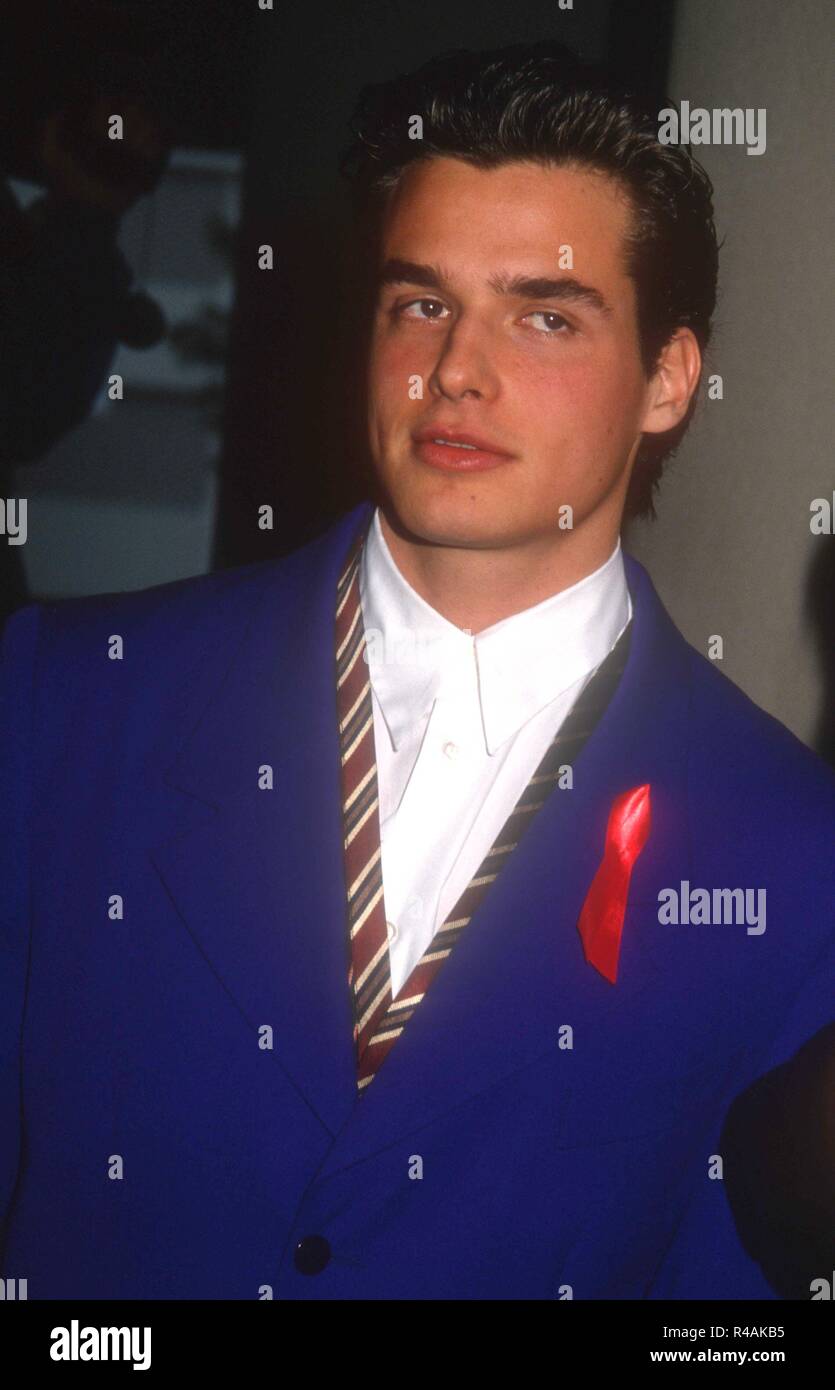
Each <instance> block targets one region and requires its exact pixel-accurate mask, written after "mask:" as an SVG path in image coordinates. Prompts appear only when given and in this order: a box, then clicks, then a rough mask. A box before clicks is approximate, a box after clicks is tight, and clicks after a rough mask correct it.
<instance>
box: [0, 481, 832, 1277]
mask: <svg viewBox="0 0 835 1390" xmlns="http://www.w3.org/2000/svg"><path fill="white" fill-rule="evenodd" d="M367 514H368V512H367V508H365V507H363V508H359V509H357V510H355V511H354V512H352V513H351V514H350V515H349V516H347V517H345V518H343V519H341V520H340V522H339V523H338V524H337V525H336V526H334V527H333V528H332V529H331V530H330V531H329V532H327V533H326V534H325V535H324V537H322V538H320V539H319V540H317V541H315V542H314V543H313V544H312V545H309V546H307V547H305V548H304V549H303V550H300V551H297V552H296V553H295V554H293V555H291V556H289V557H288V558H286V559H284V560H281V561H279V562H268V563H262V564H257V565H253V566H249V567H246V568H243V569H238V570H233V571H228V572H223V573H219V574H215V575H211V576H207V577H203V578H199V579H194V580H188V581H184V582H180V583H176V584H173V585H166V586H163V587H159V588H156V589H151V590H147V591H145V592H142V593H136V594H127V595H119V596H112V595H111V596H104V597H97V598H92V599H83V600H73V601H72V602H69V603H65V604H57V605H50V604H41V605H30V606H29V607H27V608H25V609H24V610H22V611H21V612H19V613H17V614H16V615H15V616H14V617H13V618H12V619H11V621H10V622H9V624H8V626H7V628H6V632H5V641H4V648H3V668H2V721H3V723H2V727H3V732H4V745H3V763H4V766H3V782H2V811H1V813H0V814H2V821H1V822H0V854H2V857H3V866H2V867H3V873H2V883H3V892H2V921H1V922H0V945H2V954H1V956H0V959H1V961H2V997H1V998H0V1005H1V1007H0V1028H1V1029H2V1036H0V1083H1V1084H2V1092H0V1105H1V1106H2V1108H1V1109H0V1211H2V1212H3V1213H4V1214H5V1216H6V1228H5V1244H4V1253H3V1260H2V1273H3V1274H4V1275H5V1277H7V1278H26V1279H28V1293H29V1297H30V1299H40V1298H76V1297H78V1298H119V1297H130V1298H209V1299H211V1298H235V1299H257V1298H259V1297H264V1296H269V1292H270V1291H271V1292H272V1296H274V1297H281V1298H285V1299H296V1298H306V1299H337V1298H366V1299H368V1298H371V1299H388V1298H418V1299H420V1298H432V1297H439V1298H444V1299H481V1298H522V1299H554V1298H559V1297H565V1296H569V1294H573V1297H575V1298H581V1299H594V1298H598V1299H599V1298H663V1297H672V1298H711V1299H714V1298H715V1299H723V1298H728V1299H732V1298H743V1297H753V1298H774V1297H775V1296H776V1295H775V1293H774V1291H773V1289H772V1288H771V1287H770V1285H769V1284H768V1283H767V1281H766V1279H765V1277H764V1275H763V1274H762V1272H761V1271H760V1269H759V1267H758V1266H757V1265H756V1264H754V1262H753V1261H752V1260H751V1259H750V1258H749V1257H748V1255H747V1254H746V1253H745V1251H744V1249H743V1248H742V1246H741V1244H740V1242H739V1240H738V1238H737V1235H736V1231H735V1227H734V1224H733V1220H732V1217H731V1213H730V1209H729V1207H728V1203H727V1199H726V1196H725V1192H724V1183H723V1180H722V1178H721V1176H716V1174H717V1172H718V1165H717V1164H716V1163H715V1161H714V1160H713V1159H712V1156H714V1155H717V1154H720V1149H719V1147H718V1145H719V1132H720V1128H721V1122H722V1118H723V1115H724V1113H725V1111H726V1109H727V1107H728V1104H729V1103H730V1101H731V1100H732V1099H733V1097H734V1096H735V1095H737V1094H738V1093H739V1091H740V1090H741V1089H742V1088H743V1087H745V1086H746V1085H747V1084H749V1083H750V1082H751V1081H752V1080H753V1079H754V1078H756V1077H757V1076H759V1075H761V1074H762V1073H763V1072H764V1071H766V1070H768V1069H769V1068H771V1067H773V1066H775V1065H777V1064H778V1063H780V1062H782V1061H784V1060H786V1059H787V1058H788V1057H789V1056H790V1055H791V1054H792V1053H793V1052H794V1051H795V1050H796V1048H798V1047H799V1046H800V1045H801V1044H802V1043H803V1042H804V1041H805V1040H806V1039H807V1038H809V1037H810V1036H811V1035H812V1034H814V1033H815V1032H816V1031H817V1030H819V1029H820V1028H822V1027H823V1026H824V1025H825V1024H826V1023H828V1022H829V1021H830V1020H831V1019H832V1017H833V1013H834V1012H835V1010H834V1009H833V979H835V970H833V964H834V963H835V933H833V902H835V870H833V853H832V849H833V827H835V779H833V777H832V776H831V774H830V773H829V771H828V770H827V769H826V768H825V766H824V765H823V764H822V763H821V762H820V761H819V760H818V759H816V758H815V757H814V756H813V755H812V754H811V753H810V752H809V751H808V750H807V749H805V748H804V747H803V746H802V745H801V744H800V743H799V742H798V741H797V740H796V739H795V738H794V737H793V736H792V735H791V734H790V733H789V732H788V731H787V730H786V729H784V728H783V727H782V726H781V725H779V724H778V723H777V722H775V720H773V719H772V718H771V717H770V716H768V715H767V714H765V713H764V712H763V711H761V710H759V709H758V708H757V707H756V706H754V705H753V704H752V703H751V702H750V700H748V698H747V697H746V696H745V695H744V694H743V693H742V692H741V691H740V690H739V689H738V688H737V687H735V686H734V685H733V684H732V683H731V682H730V681H728V680H727V679H726V678H725V677H724V676H722V675H721V674H720V673H719V672H718V670H717V669H716V668H715V667H714V666H713V665H712V664H711V663H710V662H709V661H707V660H706V659H705V658H703V657H702V656H700V655H698V654H697V653H696V652H695V651H694V650H693V649H692V648H691V647H690V646H689V645H688V644H687V643H686V642H685V641H684V639H683V638H682V636H681V635H680V633H679V632H678V631H677V629H676V628H675V626H674V625H673V623H672V622H671V620H670V618H669V617H668V615H667V614H666V612H665V610H664V608H663V607H662V605H661V603H660V601H659V598H658V596H657V594H656V592H655V590H654V588H653V586H652V584H651V582H650V580H649V577H648V576H647V574H646V572H645V571H644V569H643V568H642V567H641V566H640V565H639V564H637V563H636V562H635V561H634V560H632V559H630V558H627V561H626V564H627V578H628V582H629V585H630V588H631V592H632V596H633V603H634V630H633V639H632V645H631V651H630V655H629V660H628V664H627V667H626V670H625V672H624V675H623V677H622V680H621V683H620V686H619V688H618V690H617V692H616V694H615V697H614V699H613V701H612V703H611V704H610V706H609V708H608V710H607V711H606V713H605V715H604V717H603V719H602V721H601V723H600V724H599V725H598V727H597V729H596V730H595V732H594V733H593V735H592V737H591V739H590V740H589V742H588V743H587V744H586V746H585V748H584V750H583V751H582V753H581V755H580V757H579V758H578V760H577V764H576V767H575V769H574V787H573V789H572V790H570V791H569V790H559V789H557V790H555V791H554V793H553V794H552V796H551V797H550V799H549V800H548V802H547V804H546V805H545V807H544V808H543V809H542V810H541V811H540V813H539V814H538V816H537V817H536V818H535V820H534V822H533V823H532V825H531V827H530V829H529V832H528V834H527V835H526V836H525V837H524V838H523V840H522V842H521V843H520V845H519V847H518V849H517V850H516V851H515V853H514V854H513V855H512V856H511V857H510V859H509V860H508V862H507V864H506V866H505V868H504V869H503V871H502V873H501V874H500V876H499V878H498V879H497V880H496V882H495V883H494V884H493V885H492V887H491V888H490V890H489V891H488V893H487V895H486V897H485V898H484V901H483V902H482V904H481V905H480V907H479V908H478V910H477V912H476V914H475V915H474V917H473V920H472V922H471V923H470V925H469V927H468V928H467V930H466V932H465V933H464V935H463V937H462V939H461V940H460V942H459V943H458V945H457V946H456V949H455V951H454V952H453V954H452V956H451V957H450V958H449V960H448V961H447V962H446V963H445V965H444V967H443V969H442V970H441V972H440V973H439V975H438V977H437V978H436V979H435V981H434V982H433V984H432V986H431V988H430V990H429V991H428V993H427V995H426V998H425V999H424V1001H423V1002H422V1004H421V1005H420V1007H419V1009H418V1010H417V1013H416V1015H415V1017H414V1018H413V1019H412V1021H411V1022H410V1024H409V1026H408V1027H407V1029H406V1031H405V1033H404V1035H403V1037H402V1038H401V1039H400V1040H399V1041H398V1042H397V1043H396V1044H395V1046H394V1048H393V1050H392V1052H391V1053H390V1055H389V1056H388V1058H387V1059H386V1061H385V1063H384V1065H383V1066H382V1068H381V1070H380V1072H379V1074H378V1075H377V1077H376V1078H375V1080H374V1081H373V1082H372V1084H371V1086H370V1088H369V1090H368V1092H367V1093H366V1094H365V1095H364V1096H363V1097H362V1099H361V1100H360V1101H359V1102H358V1101H357V1093H356V1084H355V1073H354V1059H353V1051H352V1038H351V1012H350V1001H349V997H348V991H347V985H346V968H347V952H346V941H345V905H344V878H343V864H342V858H341V833H340V832H341V811H340V803H339V784H338V745H337V729H336V711H335V696H334V679H333V670H334V664H333V645H332V630H333V607H334V588H335V581H336V576H337V572H338V570H339V567H340V566H341V564H342V561H343V557H344V555H345V552H346V549H347V546H348V543H349V540H350V539H351V537H352V536H353V534H354V532H355V530H356V528H357V526H358V525H359V523H360V521H361V519H362V518H363V517H364V516H366V515H367ZM114 635H119V636H121V638H122V639H123V643H124V653H123V659H122V660H115V661H114V660H110V659H108V643H109V641H110V639H111V637H112V636H114ZM264 764H270V765H271V766H272V767H273V769H274V788H273V790H262V789H259V786H258V772H259V768H261V767H262V766H263V765H264ZM643 783H649V784H650V786H651V797H652V816H653V823H652V830H651V833H650V837H649V841H648V843H647V846H646V848H645V849H644V851H643V853H642V855H641V856H640V858H639V860H638V862H637V864H636V866H635V870H634V873H633V877H632V885H631V892H630V898H629V905H628V909H627V913H626V919H625V924H624V930H623V938H622V946H621V957H620V971H619V975H618V980H617V984H615V985H611V984H609V983H608V982H607V981H606V980H605V979H604V978H603V977H602V976H601V975H600V974H598V973H597V971H596V970H595V969H594V968H593V967H591V966H590V965H588V964H587V963H586V961H585V958H584V955H583V950H582V946H581V942H580V938H579V935H578V932H577V925H576V924H577V918H578V915H579V912H580V908H581V906H582V903H583V901H584V898H585V896H586V893H587V891H588V888H589V885H590V883H591V880H592V877H593V875H594V872H595V869H596V868H597V865H598V863H599V861H600V857H601V854H602V849H603V843H604V835H605V830H606V823H607V817H608V813H609V809H610V807H611V804H612V801H613V800H614V798H615V797H616V796H617V795H618V793H620V792H622V791H624V790H625V789H627V788H630V787H634V786H636V785H639V784H643ZM682 880H687V881H688V882H689V883H690V884H691V885H692V886H693V887H707V888H709V889H712V888H714V887H729V888H734V887H742V888H752V889H757V888H765V889H766V890H767V925H766V930H765V932H764V933H762V934H761V935H753V934H749V932H748V931H747V929H746V926H745V925H744V924H732V923H726V924H714V925H692V924H691V925H671V924H666V925H662V924H661V923H659V920H658V903H657V899H658V893H659V891H660V889H662V888H669V887H672V888H675V889H678V888H679V886H680V883H681V881H682ZM114 895H118V896H119V897H120V898H121V900H122V903H123V916H122V917H121V918H119V917H118V916H115V917H114V916H113V915H112V906H111V905H112V902H113V901H114ZM265 1025H266V1026H268V1027H269V1028H270V1029H271V1030H272V1046H271V1047H269V1046H265V1045H264V1042H265V1040H269V1034H268V1033H267V1032H265V1031H264V1030H265ZM565 1025H569V1026H570V1029H571V1030H572V1034H568V1033H567V1032H566V1031H565ZM561 1030H562V1031H561ZM568 1037H573V1046H572V1047H566V1046H560V1039H561V1038H562V1039H563V1041H565V1039H566V1038H568ZM418 1160H419V1161H418ZM711 1165H712V1166H711ZM711 1173H713V1174H714V1176H711ZM311 1235H318V1236H322V1237H324V1238H325V1240H326V1241H327V1242H328V1243H329V1247H330V1256H329V1258H328V1259H327V1261H326V1262H325V1263H324V1265H323V1267H322V1268H321V1270H320V1272H319V1273H317V1274H306V1273H302V1272H300V1271H299V1270H298V1269H297V1268H296V1264H295V1260H294V1250H295V1248H296V1246H297V1245H298V1243H299V1242H301V1241H302V1240H304V1239H305V1238H306V1237H309V1236H311ZM826 1273H827V1271H821V1274H826Z"/></svg>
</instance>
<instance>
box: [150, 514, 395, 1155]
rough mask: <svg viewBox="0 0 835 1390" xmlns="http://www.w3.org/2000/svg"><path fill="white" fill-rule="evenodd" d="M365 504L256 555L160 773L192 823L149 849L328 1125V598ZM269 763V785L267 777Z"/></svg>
mask: <svg viewBox="0 0 835 1390" xmlns="http://www.w3.org/2000/svg"><path fill="white" fill-rule="evenodd" d="M368 514H369V508H368V507H367V506H363V507H360V508H357V509H355V510H354V511H353V512H351V513H349V514H348V515H347V516H346V517H345V518H342V519H341V521H340V522H339V524H338V525H337V526H336V527H334V528H332V529H331V530H330V531H329V532H328V533H327V534H326V535H325V536H324V537H322V538H321V539H320V540H319V541H317V542H315V543H314V544H312V545H310V546H307V547H305V548H304V549H303V550H301V551H299V552H297V553H296V554H294V555H292V556H290V557H289V558H288V559H287V560H285V561H283V562H281V563H280V564H268V565H265V566H263V570H264V578H263V583H262V584H261V586H260V591H259V592H258V593H257V594H256V596H255V597H254V598H253V597H252V596H251V594H250V593H249V592H248V591H246V590H244V597H243V598H242V600H241V605H243V604H244V603H246V602H250V603H251V612H243V613H242V612H241V611H240V607H239V608H238V609H237V610H236V611H235V613H234V615H233V618H232V620H231V621H230V622H229V624H228V626H229V633H228V640H227V643H226V646H225V647H224V648H222V649H221V650H220V651H219V660H218V665H220V666H222V668H225V675H224V677H223V679H222V680H221V681H220V683H219V685H218V687H217V688H216V689H215V690H214V692H213V693H212V695H211V697H210V699H209V702H208V706H207V708H206V709H205V711H204V713H203V715H202V717H201V718H200V720H199V722H198V723H197V726H196V728H195V729H194V731H193V733H192V735H191V737H190V738H189V739H188V740H187V741H186V742H185V744H184V746H183V748H182V751H181V752H180V753H179V755H178V756H177V757H176V758H175V759H174V761H173V762H172V763H171V764H170V766H169V767H168V769H167V772H166V777H165V780H166V782H167V784H168V786H169V787H170V788H171V789H172V794H173V795H175V796H176V797H177V800H178V802H179V803H180V806H181V810H180V814H181V815H184V816H187V817H188V822H189V824H190V825H191V828H190V829H188V830H187V831H186V832H185V833H183V832H182V830H181V831H180V833H179V834H178V835H177V836H176V837H175V838H173V839H171V838H169V839H167V840H166V841H165V842H164V843H163V844H159V845H157V846H155V848H154V849H153V851H152V858H153V861H154V863H155V865H156V867H157V870H158V871H159V873H160V875H161V877H162V879H163V881H164V883H165V885H166V888H167V890H168V892H169V894H170V896H171V898H172V899H173V901H174V904H175V906H176V908H177V910H178V912H179V914H180V916H181V918H182V919H183V921H184V923H185V925H186V927H187V928H188V930H189V932H190V933H191V936H192V937H193V939H194V941H195V944H196V945H197V947H198V949H199V950H200V952H201V953H202V954H203V956H204V957H205V959H206V961H207V962H208V965H209V967H210V969H211V970H212V972H213V974H214V975H215V976H216V979H217V981H218V983H219V986H220V987H222V988H223V989H224V990H225V991H226V992H227V993H228V994H229V995H230V996H231V997H232V998H233V1000H234V1001H235V1004H236V1005H237V1007H238V1009H239V1010H240V1013H241V1017H242V1021H243V1023H244V1025H245V1026H247V1027H249V1028H251V1029H252V1030H257V1029H258V1028H259V1027H260V1026H261V1025H263V1024H269V1025H271V1027H272V1028H273V1031H274V1055H275V1057H276V1060H277V1062H278V1064H279V1065H280V1066H281V1067H282V1068H283V1069H284V1070H285V1072H286V1073H287V1075H288V1077H289V1078H290V1080H291V1082H292V1083H293V1084H295V1085H296V1086H297V1088H298V1090H299V1092H300V1094H301V1095H302V1097H303V1098H304V1099H305V1100H306V1102H307V1103H308V1104H309V1105H310V1107H311V1108H312V1110H313V1111H314V1112H315V1113H316V1115H317V1116H318V1117H319V1119H320V1120H321V1121H322V1123H323V1125H324V1126H325V1127H326V1128H327V1129H328V1130H330V1131H331V1132H336V1131H337V1130H338V1129H339V1128H340V1127H341V1125H342V1124H343V1123H344V1121H345V1119H346V1118H347V1116H348V1114H349V1113H350V1110H351V1108H352V1107H353V1105H354V1103H355V1099H356V1079H355V1074H354V1059H353V1045H352V1037H351V1011H350V1000H349V996H348V991H347V981H346V976H347V968H348V958H347V954H346V952H347V947H346V940H345V885H344V873H343V862H342V827H341V807H340V792H339V749H338V738H337V726H336V699H335V689H334V655H333V609H334V593H335V588H336V579H337V573H338V570H339V568H340V567H341V564H342V561H343V559H344V555H345V552H346V550H347V548H348V545H349V543H350V540H351V538H352V536H353V535H354V533H355V532H356V530H357V529H358V527H359V526H360V524H361V523H362V521H363V520H364V519H365V518H367V516H368ZM259 568H260V567H259ZM244 623H245V624H246V628H245V631H244V632H243V634H242V635H241V634H239V633H238V632H237V631H236V626H237V624H241V625H243V624H244ZM265 764H269V765H270V766H271V767H272V769H273V777H274V787H273V790H271V791H268V790H261V789H259V787H258V769H259V768H261V767H263V766H264V765H265ZM253 1045H255V1043H254V1044H253Z"/></svg>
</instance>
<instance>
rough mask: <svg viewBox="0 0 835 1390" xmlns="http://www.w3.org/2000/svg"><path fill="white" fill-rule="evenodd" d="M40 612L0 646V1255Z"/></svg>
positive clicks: (29, 612) (24, 616) (15, 1075)
mask: <svg viewBox="0 0 835 1390" xmlns="http://www.w3.org/2000/svg"><path fill="white" fill-rule="evenodd" d="M39 614H40V609H39V606H38V605H37V604H29V605H27V606H26V607H25V608H21V609H18V610H17V612H15V613H13V614H12V616H11V617H10V618H9V619H8V620H7V622H6V624H5V627H4V629H3V635H2V645H1V646H0V721H2V722H0V884H2V891H0V1254H1V1253H2V1247H3V1242H4V1236H5V1229H6V1224H7V1219H8V1215H9V1211H10V1206H11V1202H12V1195H13V1192H14V1187H15V1181H16V1178H17V1172H18V1165H19V1159H20V1143H21V1088H20V1046H21V1029H22V1025H23V1010H24V1002H25V997H26V980H27V969H28V958H29V928H30V907H29V875H30V830H31V805H32V781H33V772H34V769H33V758H32V727H33V720H34V671H35V657H36V651H37V641H38V624H39Z"/></svg>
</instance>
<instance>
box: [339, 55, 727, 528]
mask: <svg viewBox="0 0 835 1390" xmlns="http://www.w3.org/2000/svg"><path fill="white" fill-rule="evenodd" d="M667 104H668V103H667V102H666V101H664V102H662V103H661V105H662V106H664V105H667ZM659 109H660V108H659V105H658V102H657V100H656V101H655V102H653V101H652V100H651V99H650V98H649V97H648V96H647V95H646V94H644V93H642V92H641V90H640V89H637V88H633V87H630V86H629V85H628V84H627V83H626V82H625V81H624V80H623V79H619V78H617V77H615V76H614V75H613V74H612V73H610V72H608V71H606V70H605V69H603V68H599V67H593V66H591V65H590V64H588V63H586V62H584V61H582V60H581V59H579V58H578V57H577V56H576V55H575V54H574V53H572V52H571V51H570V50H569V49H567V48H565V47H564V46H563V45H562V44H557V43H553V42H550V41H547V40H546V41H544V42H542V43H535V44H518V45H513V46H511V47H508V48H502V49H497V50H493V51H490V52H486V53H471V52H469V51H467V50H463V49H461V50H456V51H455V52H452V53H446V54H443V55H441V56H440V57H437V58H433V59H432V60H431V61H430V62H428V63H425V64H424V65H423V66H422V67H420V68H418V69H417V70H416V71H415V72H412V73H409V74H406V75H404V76H400V77H396V78H395V79H393V80H392V81H389V82H384V83H378V84H374V85H372V86H369V87H366V88H365V89H364V90H363V92H362V93H361V95H360V97H359V101H358V104H357V107H356V109H355V112H354V116H353V120H352V129H353V133H354V140H353V143H352V144H351V146H350V148H349V149H348V150H347V151H346V152H345V154H344V155H343V159H342V162H341V168H342V171H343V173H344V174H345V175H346V176H347V177H348V178H350V179H351V180H352V182H353V186H354V190H355V194H356V199H357V206H358V210H359V211H360V212H361V214H362V215H363V216H368V215H369V214H370V215H371V216H372V218H374V221H375V225H376V227H377V228H379V214H380V212H381V211H382V209H383V207H384V206H385V203H386V202H387V200H388V197H389V196H390V194H391V192H392V191H393V189H394V188H396V186H397V184H398V182H399V179H400V176H401V174H402V172H403V170H404V169H405V168H406V166H407V165H409V164H413V163H415V162H416V161H417V160H420V159H430V158H432V157H433V156H440V155H446V156H454V157H455V158H458V159H464V160H467V161H468V162H469V163H471V164H474V165H476V166H477V167H479V168H485V169H489V168H495V167H497V166H498V165H501V164H505V163H508V162H510V161H513V160H520V159H525V160H535V161H541V162H542V163H543V164H550V165H557V164H570V163H580V164H583V165H586V166H589V167H591V168H594V169H598V170H601V171H603V172H605V173H608V174H610V175H612V176H613V177H615V178H616V179H618V180H619V181H620V183H621V185H622V186H623V187H624V189H625V191H626V193H627V195H628V197H629V200H630V203H631V207H632V226H631V229H630V232H629V234H628V237H627V245H626V251H627V271H628V273H629V275H630V276H631V277H632V279H633V281H634V283H635V287H636V298H637V305H638V332H639V338H640V351H641V360H642V366H643V370H644V373H645V375H646V376H647V377H649V376H650V375H651V374H652V371H653V370H654V368H655V365H656V363H657V361H658V357H659V354H660V352H661V350H662V348H663V347H664V346H665V344H666V343H667V342H669V340H670V338H671V337H672V335H673V333H674V332H675V331H676V329H678V328H681V327H688V328H690V329H691V330H692V332H693V334H694V336H695V338H696V340H697V342H698V344H699V347H700V348H701V349H702V352H704V350H705V348H706V347H707V344H708V341H709V339H710V330H711V315H712V313H713V310H714V307H715V303H716V278H717V270H718V259H719V257H718V246H717V241H716V230H715V227H714V223H713V202H712V196H713V188H712V185H711V182H710V179H709V178H708V176H707V174H706V173H705V171H704V169H702V167H701V165H699V164H698V163H697V161H696V160H695V159H694V158H693V157H692V155H691V154H690V151H689V149H688V147H687V146H681V145H662V144H660V143H659V140H658V114H659ZM416 115H419V116H420V117H421V118H422V121H423V138H422V139H410V138H409V128H410V118H412V117H414V116H416ZM696 395H697V391H694V393H693V399H692V400H691V402H690V406H689V408H688V411H687V414H686V416H685V418H684V419H683V420H682V421H681V423H680V424H679V425H678V426H677V427H676V428H675V429H674V430H669V431H667V432H666V433H664V434H660V435H650V434H647V435H644V437H643V439H642V441H641V444H640V446H639V451H638V455H637V457H636V460H635V467H634V469H633V473H632V477H631V479H630V486H629V492H628V495H627V498H626V507H625V515H626V516H627V517H631V516H642V515H650V516H653V515H654V507H653V492H654V489H655V488H656V487H657V485H658V482H659V480H660V478H661V474H662V471H663V467H664V464H665V463H666V461H667V459H668V458H669V457H670V455H671V454H672V453H673V451H674V450H675V449H676V448H677V447H678V445H679V444H680V442H681V440H682V438H683V437H684V434H685V432H686V430H687V427H688V425H689V423H690V420H691V418H692V415H693V411H694V409H695V405H696Z"/></svg>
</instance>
